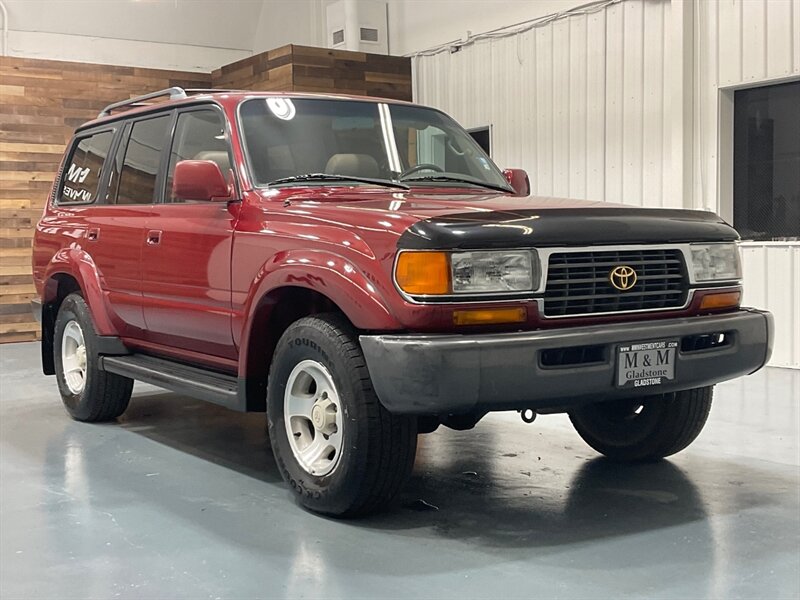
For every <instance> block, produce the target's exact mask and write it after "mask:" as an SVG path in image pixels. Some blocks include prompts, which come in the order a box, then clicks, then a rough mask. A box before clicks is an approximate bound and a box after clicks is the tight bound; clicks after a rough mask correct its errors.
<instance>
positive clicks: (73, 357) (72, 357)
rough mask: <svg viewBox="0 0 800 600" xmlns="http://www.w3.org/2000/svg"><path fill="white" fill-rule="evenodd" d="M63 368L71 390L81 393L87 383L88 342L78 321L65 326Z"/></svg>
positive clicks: (62, 349)
mask: <svg viewBox="0 0 800 600" xmlns="http://www.w3.org/2000/svg"><path fill="white" fill-rule="evenodd" d="M61 368H62V370H63V372H64V381H66V383H67V387H68V388H69V391H70V392H72V393H73V394H80V393H81V392H82V391H83V388H84V386H85V385H86V342H85V341H84V338H83V330H82V329H81V326H80V325H78V322H77V321H70V322H69V323H67V326H66V327H64V335H63V336H62V337H61Z"/></svg>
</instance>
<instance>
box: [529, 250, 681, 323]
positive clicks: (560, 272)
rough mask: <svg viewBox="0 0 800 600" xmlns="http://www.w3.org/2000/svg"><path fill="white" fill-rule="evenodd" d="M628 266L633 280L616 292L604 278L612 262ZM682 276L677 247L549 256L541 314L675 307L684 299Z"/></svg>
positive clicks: (563, 253)
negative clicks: (634, 274) (630, 286)
mask: <svg viewBox="0 0 800 600" xmlns="http://www.w3.org/2000/svg"><path fill="white" fill-rule="evenodd" d="M623 265H625V266H628V267H632V268H633V269H634V270H635V271H636V274H637V280H636V284H635V285H634V286H633V288H632V289H630V290H628V291H624V292H623V291H619V290H617V289H616V288H614V287H613V286H612V285H611V283H610V281H609V274H610V272H611V270H612V269H613V268H614V267H617V266H623ZM688 287H689V286H688V277H687V273H686V266H685V264H684V260H683V254H682V253H681V251H680V250H678V249H657V250H597V251H581V252H559V253H554V254H551V255H550V260H549V263H548V271H547V285H546V288H545V293H544V314H545V316H548V317H559V316H570V315H579V314H592V313H606V312H621V311H633V310H659V309H665V308H666V309H669V308H679V307H681V306H683V305H684V304H685V302H686V296H687V294H688Z"/></svg>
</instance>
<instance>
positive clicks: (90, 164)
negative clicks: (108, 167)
mask: <svg viewBox="0 0 800 600" xmlns="http://www.w3.org/2000/svg"><path fill="white" fill-rule="evenodd" d="M113 139H114V132H112V131H103V132H102V133H96V134H94V135H90V136H87V137H85V138H83V139H81V140H79V141H78V143H77V144H76V145H75V147H74V149H73V150H72V154H71V155H70V157H69V160H68V161H67V162H66V164H65V165H64V173H63V175H62V177H61V194H60V195H59V200H58V202H59V204H84V203H87V202H94V201H95V197H96V195H97V187H98V186H99V185H100V172H101V171H102V169H103V163H104V162H105V160H106V156H108V150H109V148H110V147H111V141H112V140H113Z"/></svg>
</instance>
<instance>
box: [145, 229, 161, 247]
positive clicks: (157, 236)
mask: <svg viewBox="0 0 800 600" xmlns="http://www.w3.org/2000/svg"><path fill="white" fill-rule="evenodd" d="M147 243H148V244H149V245H150V246H158V245H159V244H160V243H161V232H160V231H159V230H157V229H151V230H150V231H148V232H147Z"/></svg>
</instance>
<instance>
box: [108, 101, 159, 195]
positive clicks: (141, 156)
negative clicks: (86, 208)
mask: <svg viewBox="0 0 800 600" xmlns="http://www.w3.org/2000/svg"><path fill="white" fill-rule="evenodd" d="M171 118H172V117H171V115H163V116H160V117H155V118H153V119H147V120H145V121H136V122H135V123H134V124H133V126H132V127H131V134H130V137H129V138H128V144H127V146H126V148H125V158H124V160H123V162H122V170H121V171H120V175H119V184H118V188H117V199H116V203H117V204H152V203H154V202H155V201H156V198H155V191H156V180H157V179H158V168H159V165H160V164H161V152H162V150H163V149H164V145H165V144H166V140H167V129H168V128H169V124H170V120H171Z"/></svg>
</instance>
